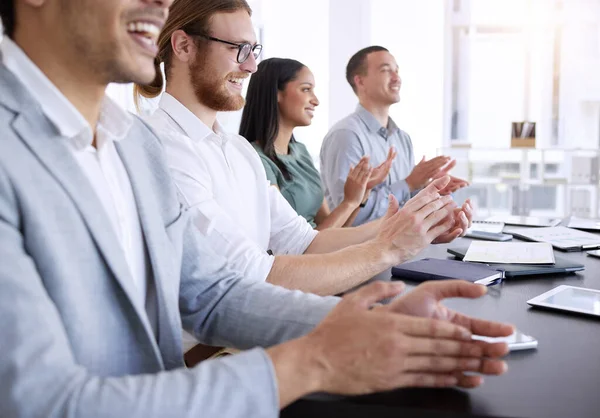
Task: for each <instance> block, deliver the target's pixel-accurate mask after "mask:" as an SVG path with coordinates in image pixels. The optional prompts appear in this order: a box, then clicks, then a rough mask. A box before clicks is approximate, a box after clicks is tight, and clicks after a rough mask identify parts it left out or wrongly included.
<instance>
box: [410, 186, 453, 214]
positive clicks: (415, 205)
mask: <svg viewBox="0 0 600 418" xmlns="http://www.w3.org/2000/svg"><path fill="white" fill-rule="evenodd" d="M440 197H441V196H440V194H439V193H438V192H437V190H436V188H435V187H430V186H427V187H426V188H424V189H423V190H421V191H420V192H419V193H417V195H416V196H415V197H413V198H411V199H409V200H408V202H406V204H405V205H404V207H405V208H407V209H409V210H410V211H412V212H416V211H418V210H420V209H422V208H423V207H424V206H426V205H428V204H429V203H431V202H435V201H437V200H439V199H440ZM445 203H446V202H443V203H441V205H442V206H443V205H444V204H445Z"/></svg>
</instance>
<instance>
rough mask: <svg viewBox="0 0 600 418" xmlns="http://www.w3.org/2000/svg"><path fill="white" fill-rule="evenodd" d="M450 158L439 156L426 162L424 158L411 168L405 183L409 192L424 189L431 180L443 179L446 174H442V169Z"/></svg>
mask: <svg viewBox="0 0 600 418" xmlns="http://www.w3.org/2000/svg"><path fill="white" fill-rule="evenodd" d="M449 161H450V157H446V156H444V155H440V156H439V157H435V158H432V159H431V160H426V159H425V156H423V158H422V159H421V161H419V164H417V165H416V166H415V168H413V170H412V171H411V172H410V174H409V175H408V177H406V179H405V181H406V184H407V185H408V187H409V188H410V191H415V190H417V189H420V188H421V187H424V186H426V185H427V183H429V181H430V180H431V179H432V178H433V179H434V180H436V179H438V178H441V177H444V176H445V175H446V173H447V172H442V168H443V167H444V166H445V165H447V164H448V162H449Z"/></svg>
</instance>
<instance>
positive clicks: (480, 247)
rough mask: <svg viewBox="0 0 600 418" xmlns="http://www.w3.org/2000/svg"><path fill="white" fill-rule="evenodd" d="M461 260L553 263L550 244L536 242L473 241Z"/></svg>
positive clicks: (503, 262)
mask: <svg viewBox="0 0 600 418" xmlns="http://www.w3.org/2000/svg"><path fill="white" fill-rule="evenodd" d="M463 261H474V262H477V263H502V264H554V262H555V261H554V251H553V250H552V245H550V244H548V243H543V242H541V243H538V242H485V241H473V242H472V243H471V245H470V246H469V249H468V250H467V254H466V255H465V258H464V259H463Z"/></svg>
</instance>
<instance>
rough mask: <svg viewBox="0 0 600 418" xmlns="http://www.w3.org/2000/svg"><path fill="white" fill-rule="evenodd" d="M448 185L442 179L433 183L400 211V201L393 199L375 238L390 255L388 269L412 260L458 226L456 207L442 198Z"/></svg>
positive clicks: (450, 199) (445, 198) (450, 200)
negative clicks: (389, 266) (456, 224)
mask: <svg viewBox="0 0 600 418" xmlns="http://www.w3.org/2000/svg"><path fill="white" fill-rule="evenodd" d="M448 181H449V179H448V178H447V177H442V178H440V179H437V180H435V181H433V182H431V184H430V185H429V186H427V187H426V188H425V189H423V190H421V191H420V192H419V193H418V194H417V195H416V196H415V197H413V198H412V199H410V200H409V201H408V202H406V204H405V205H404V207H403V208H402V209H400V210H399V209H398V207H399V205H398V200H396V198H395V197H394V196H392V195H390V198H389V199H390V204H389V208H388V211H387V213H386V215H385V217H384V218H383V220H382V222H381V227H380V230H379V234H378V236H377V237H376V238H375V240H376V241H378V242H379V243H380V244H381V247H382V251H383V252H384V253H385V254H388V255H389V265H394V264H399V263H402V262H404V261H406V260H409V259H411V258H413V257H414V256H415V255H417V254H418V253H419V252H420V251H421V250H422V249H423V248H425V247H426V246H427V245H429V244H430V243H431V242H432V241H433V240H434V239H435V238H437V237H439V236H442V235H444V234H447V233H448V232H449V231H450V230H451V229H452V228H453V227H454V226H455V219H454V216H453V210H454V208H455V207H456V204H455V203H454V202H453V201H452V198H451V197H450V196H440V194H439V191H440V190H442V189H443V188H444V187H446V185H447V184H448Z"/></svg>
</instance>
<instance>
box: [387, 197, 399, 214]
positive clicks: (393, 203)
mask: <svg viewBox="0 0 600 418" xmlns="http://www.w3.org/2000/svg"><path fill="white" fill-rule="evenodd" d="M398 209H400V203H398V199H396V196H394V195H393V194H390V195H389V196H388V209H387V212H386V213H385V217H384V219H389V218H391V217H392V216H394V215H395V214H396V212H398Z"/></svg>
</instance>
